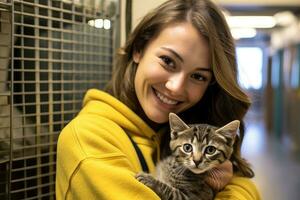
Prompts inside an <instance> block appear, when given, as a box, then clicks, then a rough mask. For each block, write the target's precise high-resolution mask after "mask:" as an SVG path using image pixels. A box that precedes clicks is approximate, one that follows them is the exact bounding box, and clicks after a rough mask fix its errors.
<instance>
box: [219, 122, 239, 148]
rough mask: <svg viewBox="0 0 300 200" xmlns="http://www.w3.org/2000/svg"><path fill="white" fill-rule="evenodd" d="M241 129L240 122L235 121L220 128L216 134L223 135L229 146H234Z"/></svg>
mask: <svg viewBox="0 0 300 200" xmlns="http://www.w3.org/2000/svg"><path fill="white" fill-rule="evenodd" d="M239 127H240V121H239V120H234V121H232V122H229V123H228V124H226V125H225V126H223V127H221V128H219V129H218V130H216V132H218V133H220V134H221V135H223V136H224V137H225V138H226V139H227V140H228V142H229V144H230V145H231V146H232V145H233V143H234V140H235V136H236V135H237V134H238V130H239Z"/></svg>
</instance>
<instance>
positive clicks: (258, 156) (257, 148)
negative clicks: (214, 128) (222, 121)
mask: <svg viewBox="0 0 300 200" xmlns="http://www.w3.org/2000/svg"><path fill="white" fill-rule="evenodd" d="M260 116H261V115H260V113H255V112H252V113H251V112H250V113H249V115H248V117H247V118H246V128H247V130H246V136H245V139H244V143H243V146H242V153H243V155H244V157H245V158H246V159H247V160H248V161H250V163H251V164H252V166H253V169H254V171H255V174H256V176H255V178H254V181H255V183H256V185H257V187H258V189H259V190H260V193H261V195H262V199H263V200H299V199H300V161H299V160H300V159H296V156H298V158H300V155H292V153H291V151H290V150H289V149H288V148H287V147H285V146H284V145H283V142H282V141H280V140H279V139H276V138H275V137H274V136H272V135H271V134H270V133H266V131H265V128H264V124H263V119H262V118H261V117H260Z"/></svg>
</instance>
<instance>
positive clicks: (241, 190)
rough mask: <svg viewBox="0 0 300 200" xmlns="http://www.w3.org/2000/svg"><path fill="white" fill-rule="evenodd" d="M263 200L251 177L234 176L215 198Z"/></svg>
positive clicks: (216, 199)
mask: <svg viewBox="0 0 300 200" xmlns="http://www.w3.org/2000/svg"><path fill="white" fill-rule="evenodd" d="M226 199H228V200H261V196H260V194H259V192H258V190H257V188H256V186H255V184H254V183H253V182H252V180H251V179H250V178H245V177H237V176H234V177H233V178H232V180H231V181H230V182H229V184H228V185H226V186H225V188H224V189H223V190H222V191H220V192H219V193H218V194H217V195H216V197H215V200H226Z"/></svg>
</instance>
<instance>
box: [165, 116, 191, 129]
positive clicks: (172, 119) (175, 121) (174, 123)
mask: <svg viewBox="0 0 300 200" xmlns="http://www.w3.org/2000/svg"><path fill="white" fill-rule="evenodd" d="M169 123H170V128H171V131H174V132H180V131H183V130H185V129H188V128H190V127H189V126H188V125H187V124H186V123H184V121H182V119H180V118H179V117H178V116H177V115H176V114H175V113H170V114H169Z"/></svg>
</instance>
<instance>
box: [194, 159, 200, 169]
mask: <svg viewBox="0 0 300 200" xmlns="http://www.w3.org/2000/svg"><path fill="white" fill-rule="evenodd" d="M193 161H194V163H195V166H196V167H198V165H199V164H200V162H201V160H193Z"/></svg>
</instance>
